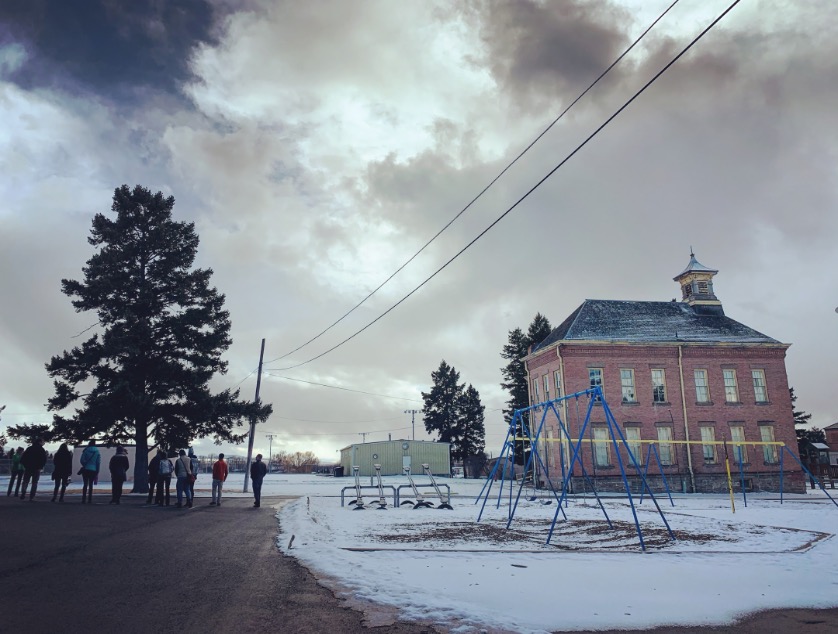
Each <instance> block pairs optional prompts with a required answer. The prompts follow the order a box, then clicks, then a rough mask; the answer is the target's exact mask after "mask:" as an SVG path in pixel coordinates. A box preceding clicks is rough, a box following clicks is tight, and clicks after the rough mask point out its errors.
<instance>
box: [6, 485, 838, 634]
mask: <svg viewBox="0 0 838 634" xmlns="http://www.w3.org/2000/svg"><path fill="white" fill-rule="evenodd" d="M242 478H243V474H240V473H238V474H231V476H230V479H229V480H228V482H227V484H226V486H225V493H224V494H225V495H226V496H236V497H238V496H241V495H245V494H243V493H242V485H243V480H242ZM415 479H416V481H417V483H423V484H424V483H427V479H425V478H423V477H421V476H417V477H416V478H415ZM439 481H440V482H441V483H444V484H447V485H449V486H450V488H451V493H452V506H453V509H452V510H442V509H438V508H436V506H438V503H439V501H438V500H434V502H435V507H434V508H420V509H414V508H413V507H412V506H408V505H403V506H401V507H394V506H393V503H392V497H390V498H389V500H388V502H389V503H388V507H387V509H386V510H378V509H377V505H375V504H372V502H373V500H375V499H377V492H375V491H373V490H369V489H365V490H364V495H365V501H366V502H367V504H366V505H365V508H364V509H363V510H360V511H356V510H353V509H354V505H350V504H349V502H350V501H351V500H353V499H354V498H355V495H354V490H353V491H347V492H346V498H345V500H344V502H345V505H344V506H341V489H342V488H344V487H348V486H351V485H352V484H353V481H352V479H351V478H332V477H326V476H314V475H310V476H309V475H281V474H272V475H270V476H268V477H267V478H266V480H265V485H264V488H263V495H266V496H268V495H272V496H276V495H280V496H299V497H298V499H296V500H293V501H290V502H289V503H287V504H284V505H282V506H281V508H280V510H279V512H278V513H277V517H278V519H279V527H278V535H277V544H278V546H279V548H280V549H281V550H282V551H283V552H285V553H287V554H289V555H292V556H294V557H296V558H297V559H298V560H299V561H300V562H301V563H302V564H303V565H305V566H306V567H308V568H309V569H310V570H311V571H312V572H313V573H314V574H315V575H316V576H317V577H318V578H319V579H320V580H321V582H322V583H323V584H324V585H326V586H328V587H330V588H332V589H333V590H334V591H335V592H336V593H337V594H338V596H341V597H343V598H345V599H346V600H347V601H348V602H349V603H350V604H351V605H353V606H354V607H357V608H360V609H362V610H364V611H365V613H366V614H367V618H368V621H369V622H370V623H372V624H384V623H387V622H388V621H392V620H393V619H395V618H399V617H401V618H406V619H411V620H416V621H421V622H427V623H432V624H434V625H435V626H436V627H438V628H440V629H447V630H449V631H451V632H481V631H489V632H549V631H562V630H574V629H576V630H579V629H610V628H626V629H633V628H646V627H654V626H659V625H667V624H672V625H675V624H678V625H689V624H694V625H720V624H724V623H729V622H731V621H733V620H734V619H735V618H736V617H739V616H742V615H744V614H747V613H749V612H754V611H758V610H765V609H770V608H791V607H820V608H825V607H836V606H838V566H836V565H835V562H836V561H838V539H835V537H834V536H833V533H834V532H835V530H836V527H838V506H835V504H833V502H832V501H830V499H829V498H827V497H826V496H825V495H824V494H823V493H822V492H819V491H815V492H810V493H809V494H807V495H787V496H785V501H784V503H783V504H782V505H781V504H780V501H779V496H778V495H766V494H763V495H749V496H748V506H747V507H745V506H744V504H743V500H742V497H741V495H740V496H738V497H736V498H735V505H736V512H735V513H733V512H732V511H731V507H730V498H729V497H728V496H715V495H700V496H697V495H696V496H686V495H678V496H675V497H674V504H675V506H674V507H673V506H671V505H670V503H669V500H668V499H667V498H666V497H665V496H661V497H659V498H658V500H659V503H660V506H661V509H662V510H663V512H664V514H665V517H666V519H667V521H668V522H669V524H670V526H671V528H672V531H673V532H674V533H675V536H676V538H677V539H676V540H675V541H672V540H671V539H670V538H669V534H668V532H667V530H666V527H665V525H664V523H663V521H662V520H661V517H660V515H658V513H657V512H656V510H655V507H654V506H653V505H652V504H651V503H650V501H649V499H648V498H646V500H645V501H644V502H643V504H642V506H639V507H638V517H639V520H640V523H641V528H642V530H643V534H644V538H645V541H646V546H647V550H646V552H645V553H644V552H642V551H641V549H640V546H639V542H638V539H637V534H636V532H635V528H634V521H633V518H632V514H631V509H630V507H629V506H628V504H627V502H626V500H625V499H624V498H613V497H612V498H607V499H604V504H605V508H606V511H607V513H608V515H609V517H610V519H611V522H612V524H613V525H614V528H613V529H611V528H609V527H608V524H607V523H606V521H605V517H604V515H603V513H602V511H601V510H600V509H599V507H598V506H597V505H596V501H595V499H594V498H593V497H591V496H588V497H587V498H581V497H580V498H573V499H571V500H570V502H569V504H568V505H567V507H566V508H565V513H566V515H567V521H560V522H558V523H557V524H556V529H555V532H554V534H553V537H552V540H551V543H550V544H549V545H547V544H545V540H546V538H547V532H548V530H549V528H550V524H551V522H552V520H553V517H554V514H555V513H556V508H557V505H556V503H555V502H553V503H552V504H550V505H545V504H542V503H541V501H540V500H536V501H528V500H526V499H524V497H522V498H521V501H520V503H519V506H518V509H517V511H516V513H515V516H514V518H513V521H512V524H511V526H510V528H509V530H507V529H506V523H507V520H508V516H509V506H508V498H507V497H506V496H504V498H503V499H502V500H500V501H498V497H497V491H498V488H497V485H495V486H494V487H493V490H492V495H491V497H490V498H489V499H488V502H487V504H486V505H485V509H484V511H483V517H482V519H481V521H480V522H479V523H478V522H476V520H477V517H478V513H479V512H480V509H481V503H478V504H475V500H476V499H477V497H478V495H479V493H480V490H481V488H482V487H483V485H484V482H483V481H476V480H463V479H448V478H444V479H440V480H439ZM7 482H8V479H7V478H2V479H0V486H3V487H5V486H6V485H7ZM363 484H364V485H369V484H370V481H369V478H366V479H365V480H364V482H363ZM384 484H385V485H391V486H394V487H398V486H399V485H406V484H407V481H406V480H405V479H404V478H397V477H392V478H385V479H384ZM51 485H52V482H51V481H49V480H42V482H41V486H40V487H39V488H40V492H39V497H43V498H48V497H49V495H50V494H51V488H52V487H51ZM209 485H210V480H209V478H208V476H207V475H201V476H200V477H199V479H198V483H197V495H198V497H199V500H198V503H199V504H200V503H201V499H200V498H202V497H207V496H208V495H209ZM79 487H80V483H73V484H71V487H70V488H71V490H76V489H77V488H79ZM173 488H174V487H173ZM107 491H109V485H105V484H103V485H101V486H100V487H98V492H99V493H106V492H107ZM422 491H423V492H425V493H429V492H431V490H430V489H428V488H423V489H422ZM386 492H387V493H388V495H389V490H387V491H386ZM830 494H831V495H832V496H833V498H835V499H838V491H830ZM248 495H249V494H248ZM402 499H409V500H413V499H414V498H413V495H412V493H409V489H408V490H403V492H402Z"/></svg>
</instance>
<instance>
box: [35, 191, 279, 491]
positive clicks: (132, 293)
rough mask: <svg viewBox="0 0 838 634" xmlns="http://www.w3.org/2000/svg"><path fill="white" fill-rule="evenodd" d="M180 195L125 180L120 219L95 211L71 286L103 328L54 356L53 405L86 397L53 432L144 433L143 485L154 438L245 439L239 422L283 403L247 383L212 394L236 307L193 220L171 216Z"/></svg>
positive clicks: (78, 305) (71, 436) (118, 197)
mask: <svg viewBox="0 0 838 634" xmlns="http://www.w3.org/2000/svg"><path fill="white" fill-rule="evenodd" d="M174 203H175V201H174V198H173V197H171V196H170V197H168V198H166V197H164V196H163V194H162V193H161V192H157V193H152V192H151V191H150V190H148V189H145V188H143V187H141V186H139V185H138V186H136V187H135V188H134V189H133V190H131V189H129V188H128V186H127V185H123V186H122V187H119V188H117V189H116V190H115V192H114V196H113V205H112V206H111V211H112V212H114V213H116V218H115V219H111V218H108V217H107V216H105V215H104V214H96V216H95V217H94V219H93V228H92V230H91V235H90V237H89V238H88V242H89V243H90V244H91V246H93V247H94V248H95V249H96V253H95V254H94V255H93V256H92V257H91V258H90V259H89V260H88V261H87V266H85V267H84V269H83V270H84V281H81V282H80V281H75V280H62V282H61V284H62V292H63V293H64V294H65V295H67V296H68V297H70V298H71V299H72V304H73V306H74V307H75V309H76V311H77V312H85V311H95V312H96V314H97V315H98V326H99V328H100V329H101V336H100V334H94V335H93V336H92V337H91V338H90V339H88V340H87V341H85V342H84V343H83V344H82V345H81V346H80V347H76V348H73V349H72V350H71V351H69V352H68V351H66V350H65V351H64V352H63V354H61V355H60V356H54V357H53V358H52V359H51V360H50V362H49V363H48V364H47V365H46V368H47V371H48V372H49V375H50V376H51V377H52V378H53V379H54V385H55V394H54V396H52V398H50V399H49V404H48V405H49V409H50V410H52V411H56V412H58V411H61V410H64V409H65V408H67V407H69V406H71V405H76V411H75V414H74V415H73V416H70V417H65V416H62V415H60V414H54V415H53V426H52V430H51V434H50V436H51V438H50V439H51V440H59V439H60V440H66V441H69V442H72V443H74V444H80V443H81V442H82V441H84V440H86V439H90V438H97V439H99V440H101V441H107V442H123V443H129V442H131V441H133V443H134V444H135V445H136V460H135V461H134V463H135V464H134V490H135V491H137V492H146V491H147V490H148V481H147V455H148V448H149V445H150V443H151V445H152V446H153V445H157V446H160V447H165V448H174V447H185V446H187V445H188V444H190V442H191V441H192V440H193V439H195V438H200V437H213V438H215V440H216V441H219V442H220V441H228V442H240V441H241V440H242V439H243V438H244V437H246V432H243V433H236V431H235V430H236V428H238V427H241V426H242V425H243V423H244V422H247V421H249V420H252V419H255V420H256V421H257V422H258V421H264V420H266V419H267V417H268V416H269V415H270V413H271V410H272V408H271V406H270V405H261V404H258V403H253V402H247V401H243V400H239V392H238V390H236V391H232V392H231V391H230V390H229V389H228V390H224V391H222V392H220V393H217V394H213V393H211V392H210V389H209V381H210V379H212V377H213V376H214V375H216V374H224V373H226V371H227V363H226V362H225V361H222V360H221V355H222V354H223V353H224V352H225V351H226V350H227V348H229V346H230V344H231V343H232V340H231V339H230V316H229V313H228V312H227V311H226V310H224V295H221V294H219V293H218V291H217V290H216V289H215V288H213V287H211V286H210V277H211V276H212V270H211V269H195V268H193V264H194V261H195V256H196V254H197V250H198V242H199V240H198V235H197V234H196V232H195V226H194V224H193V223H185V222H176V221H174V220H173V219H172V209H173V207H174ZM82 386H83V390H80V388H81V387H82ZM82 392H84V393H82ZM79 401H80V402H79Z"/></svg>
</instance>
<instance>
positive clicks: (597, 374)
mask: <svg viewBox="0 0 838 634" xmlns="http://www.w3.org/2000/svg"><path fill="white" fill-rule="evenodd" d="M588 378H589V379H590V381H591V389H593V388H595V387H598V388H600V389H603V387H602V368H588ZM596 400H597V401H600V400H602V399H601V398H600V397H599V396H597V397H596Z"/></svg>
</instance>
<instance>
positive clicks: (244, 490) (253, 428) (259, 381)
mask: <svg viewBox="0 0 838 634" xmlns="http://www.w3.org/2000/svg"><path fill="white" fill-rule="evenodd" d="M264 357H265V339H264V338H263V339H262V349H261V350H260V351H259V373H258V374H257V375H256V400H255V405H256V407H257V408H258V407H259V388H260V387H261V386H262V359H263V358H264ZM255 435H256V416H255V415H254V416H253V418H251V419H250V434H249V435H248V439H247V463H246V464H245V467H244V486H243V487H242V493H247V475H248V471H250V461H251V460H252V459H253V437H254V436H255Z"/></svg>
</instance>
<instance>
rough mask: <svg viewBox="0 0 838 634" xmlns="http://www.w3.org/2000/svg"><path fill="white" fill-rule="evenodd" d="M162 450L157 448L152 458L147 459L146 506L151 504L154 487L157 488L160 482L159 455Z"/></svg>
mask: <svg viewBox="0 0 838 634" xmlns="http://www.w3.org/2000/svg"><path fill="white" fill-rule="evenodd" d="M161 455H162V452H161V451H160V450H159V449H158V450H157V453H156V454H155V455H154V458H152V459H151V460H149V461H148V499H147V500H146V501H145V503H146V506H147V505H149V504H152V503H153V501H154V487H155V486H157V487H158V489H159V488H160V485H161V484H162V482H160V456H161Z"/></svg>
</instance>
